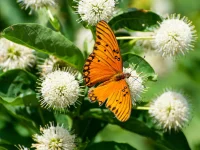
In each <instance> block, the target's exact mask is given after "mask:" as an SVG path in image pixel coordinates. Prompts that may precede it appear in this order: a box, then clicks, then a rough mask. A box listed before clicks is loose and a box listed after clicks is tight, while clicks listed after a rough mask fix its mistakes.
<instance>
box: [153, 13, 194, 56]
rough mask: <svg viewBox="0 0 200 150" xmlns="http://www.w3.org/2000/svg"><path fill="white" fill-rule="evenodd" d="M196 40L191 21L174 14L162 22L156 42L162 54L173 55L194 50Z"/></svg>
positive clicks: (157, 32) (157, 31)
mask: <svg viewBox="0 0 200 150" xmlns="http://www.w3.org/2000/svg"><path fill="white" fill-rule="evenodd" d="M195 40H196V31H195V29H194V26H193V25H192V23H191V21H189V20H188V19H187V18H186V17H183V18H181V17H180V15H175V14H173V15H171V16H168V18H167V19H166V20H164V21H163V22H161V23H160V27H159V28H158V30H156V35H155V41H154V42H155V46H156V48H157V51H158V52H159V53H161V54H162V56H170V57H173V56H177V55H181V54H182V55H184V54H185V53H186V52H188V51H190V50H192V49H193V43H194V41H195Z"/></svg>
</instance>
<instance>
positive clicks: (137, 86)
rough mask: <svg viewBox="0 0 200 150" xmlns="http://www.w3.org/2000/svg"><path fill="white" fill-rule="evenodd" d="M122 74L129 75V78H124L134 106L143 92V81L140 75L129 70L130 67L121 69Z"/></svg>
mask: <svg viewBox="0 0 200 150" xmlns="http://www.w3.org/2000/svg"><path fill="white" fill-rule="evenodd" d="M123 72H124V73H130V74H131V76H130V77H129V78H126V82H127V84H128V86H129V89H130V93H131V99H132V103H133V105H135V103H136V102H138V101H139V100H140V95H141V93H142V92H144V88H145V87H144V85H143V82H144V81H143V79H142V77H141V76H140V74H138V73H137V72H136V70H133V69H131V67H130V68H123Z"/></svg>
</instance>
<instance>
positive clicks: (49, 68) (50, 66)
mask: <svg viewBox="0 0 200 150" xmlns="http://www.w3.org/2000/svg"><path fill="white" fill-rule="evenodd" d="M57 61H58V59H57V58H56V57H55V56H52V55H51V56H49V58H47V59H45V61H44V63H42V64H41V65H38V67H39V69H40V70H41V71H40V72H41V73H40V74H41V75H42V76H46V75H47V74H48V73H51V72H53V71H54V69H56V66H55V64H56V62H57Z"/></svg>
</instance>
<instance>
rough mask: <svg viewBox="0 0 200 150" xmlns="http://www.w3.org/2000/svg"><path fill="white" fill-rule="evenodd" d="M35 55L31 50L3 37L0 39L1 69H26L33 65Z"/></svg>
mask: <svg viewBox="0 0 200 150" xmlns="http://www.w3.org/2000/svg"><path fill="white" fill-rule="evenodd" d="M35 62H36V56H35V55H34V54H33V50H32V49H30V48H27V47H25V46H22V45H19V44H16V43H13V42H11V41H9V40H7V39H5V38H1V39H0V68H1V69H2V70H3V71H7V70H11V69H27V68H29V67H33V65H34V64H35Z"/></svg>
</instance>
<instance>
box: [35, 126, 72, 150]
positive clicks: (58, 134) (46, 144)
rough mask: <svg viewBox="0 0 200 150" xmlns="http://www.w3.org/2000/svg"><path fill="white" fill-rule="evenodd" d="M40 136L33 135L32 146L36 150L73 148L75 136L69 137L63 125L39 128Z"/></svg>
mask: <svg viewBox="0 0 200 150" xmlns="http://www.w3.org/2000/svg"><path fill="white" fill-rule="evenodd" d="M40 132H41V135H38V134H35V135H33V140H34V141H35V142H37V143H36V144H32V147H33V148H36V149H37V150H59V149H60V150H61V149H62V150H73V149H74V148H75V135H71V134H70V133H69V131H68V130H66V129H64V127H63V125H61V126H59V125H57V126H54V125H53V124H52V123H50V125H49V126H48V125H47V126H46V127H45V128H40Z"/></svg>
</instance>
